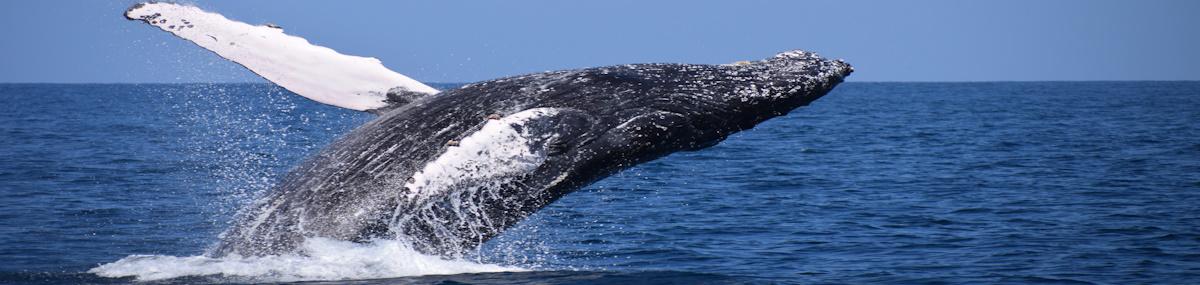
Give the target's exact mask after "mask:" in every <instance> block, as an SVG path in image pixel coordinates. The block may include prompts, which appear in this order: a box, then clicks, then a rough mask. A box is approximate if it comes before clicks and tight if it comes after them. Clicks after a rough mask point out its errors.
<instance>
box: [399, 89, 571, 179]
mask: <svg viewBox="0 0 1200 285" xmlns="http://www.w3.org/2000/svg"><path fill="white" fill-rule="evenodd" d="M557 113H558V111H557V110H556V109H553V108H535V109H529V110H525V111H522V112H519V113H516V114H512V115H509V116H506V117H503V118H500V119H499V120H488V121H487V123H485V124H484V126H483V127H482V128H480V129H479V131H476V132H474V133H472V134H471V135H469V136H467V137H464V138H463V139H462V140H461V141H459V142H458V145H457V146H451V147H450V148H448V149H447V150H446V152H445V153H443V154H442V155H441V156H438V157H437V158H436V159H434V160H433V161H431V162H429V163H428V164H426V165H425V167H423V168H422V169H421V171H418V172H417V173H415V174H413V176H412V178H410V179H409V180H408V181H407V183H405V184H404V187H405V188H407V190H408V191H407V192H406V193H407V197H406V198H407V199H408V201H413V200H414V199H418V198H419V197H429V196H432V195H436V194H439V193H443V192H447V191H451V190H454V189H452V188H453V187H458V186H462V185H459V183H458V182H462V181H477V182H482V181H487V182H489V183H505V182H508V180H511V179H513V178H514V177H515V176H519V175H521V174H525V173H529V172H531V171H533V170H535V169H537V168H538V166H541V165H542V163H543V162H545V161H546V154H545V153H544V152H543V151H542V150H538V149H533V148H532V147H531V143H532V142H533V140H535V139H539V138H534V137H532V136H531V134H530V133H529V129H528V128H518V127H514V126H521V125H524V124H525V123H526V122H529V121H530V120H533V119H536V118H540V117H544V116H553V115H555V114H557Z"/></svg>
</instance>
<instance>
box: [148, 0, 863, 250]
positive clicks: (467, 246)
mask: <svg viewBox="0 0 1200 285" xmlns="http://www.w3.org/2000/svg"><path fill="white" fill-rule="evenodd" d="M137 9H139V7H135V8H133V9H131V11H137ZM159 10H163V9H159ZM189 11H190V10H189ZM156 13H161V12H156ZM204 13H207V12H204ZM127 14H128V13H127ZM135 14H136V13H135ZM141 14H145V12H144V11H143V12H141ZM141 14H139V15H141ZM151 15H153V14H151ZM159 17H162V16H159ZM131 18H135V17H131ZM221 18H222V19H223V17H221ZM140 20H144V21H147V22H149V21H150V20H146V19H140ZM213 22H215V21H208V22H205V23H206V24H209V23H213ZM197 24H198V23H197ZM195 29H203V28H202V27H200V26H199V25H196V28H195ZM272 30H278V29H272ZM279 33H282V32H279ZM289 37H290V36H289ZM185 39H189V38H186V37H185ZM189 40H193V39H189ZM193 41H195V40H193ZM201 46H203V45H201ZM259 47H260V48H274V47H273V45H272V44H260V45H259ZM218 54H220V53H218ZM227 58H229V57H227ZM230 59H232V60H235V61H238V60H239V59H233V58H230ZM325 60H330V61H338V60H341V59H338V58H337V57H330V58H329V59H325ZM244 65H245V64H244ZM247 66H249V65H247ZM252 69H253V68H252ZM323 72H327V71H323ZM851 72H853V68H852V67H850V65H849V64H846V63H845V62H843V61H841V60H829V59H825V58H822V57H820V56H818V55H816V54H814V53H810V52H804V51H789V52H784V53H780V54H777V55H775V56H773V57H769V58H766V59H763V60H757V61H743V62H738V63H735V64H725V65H704V64H629V65H618V66H608V67H596V68H587V69H578V70H565V71H553V72H545V73H537V74H529V75H521V76H514V77H507V78H500V79H495V80H489V81H483V82H477V83H472V84H469V85H466V86H463V87H460V88H457V89H452V90H445V91H441V92H440V93H439V92H428V91H427V90H424V89H418V90H415V91H414V89H413V86H416V85H412V84H400V85H395V86H391V87H397V88H384V89H383V90H384V91H382V92H381V94H383V95H381V96H378V97H371V98H372V99H371V100H376V99H378V102H380V103H371V104H366V105H362V104H357V105H356V104H348V105H349V106H354V107H363V106H367V105H369V107H363V108H353V109H357V110H364V111H372V112H374V113H377V114H379V116H378V117H377V118H375V119H374V120H372V121H370V122H368V123H366V124H364V125H362V126H360V127H358V128H357V129H355V130H353V131H351V132H350V133H348V134H346V135H344V136H343V137H341V138H340V139H338V140H337V141H335V142H334V143H332V144H331V145H330V146H328V147H326V148H325V149H324V150H322V151H320V152H319V153H318V154H316V155H315V156H313V157H311V158H309V159H308V160H306V161H304V162H303V163H301V164H300V165H299V166H297V167H296V168H295V169H293V170H291V172H290V173H288V174H287V175H286V176H285V177H284V178H283V179H282V180H281V181H280V182H279V183H278V184H277V185H276V186H275V187H274V188H273V189H272V190H270V192H269V193H267V194H266V196H265V197H264V198H262V199H260V200H258V201H256V202H255V203H253V204H252V205H250V206H249V207H248V208H246V209H244V210H243V211H242V212H241V213H240V214H239V215H238V217H237V218H236V221H235V224H234V226H233V227H231V228H230V229H229V230H228V231H226V232H225V233H224V234H223V235H222V237H221V240H220V242H219V243H218V245H217V246H216V247H215V248H214V249H212V250H211V251H210V253H209V254H210V255H214V256H224V255H230V254H239V255H268V254H282V253H293V252H295V251H297V250H299V246H300V244H301V243H302V242H303V241H304V239H306V238H309V237H323V238H333V239H339V240H348V241H364V242H365V241H369V240H372V239H399V240H405V241H407V242H408V243H410V244H411V245H412V246H413V248H414V249H416V250H418V251H421V252H425V253H429V254H436V255H442V256H446V257H457V256H461V255H462V254H464V253H468V252H470V251H472V250H474V249H475V248H477V247H478V246H479V245H480V244H482V243H484V242H487V241H488V240H489V239H491V238H493V237H495V236H497V235H499V234H500V233H502V232H503V231H504V230H505V229H508V228H510V227H512V226H513V225H515V224H517V223H518V222H520V221H521V220H522V219H524V218H525V217H527V216H529V215H531V214H533V213H534V212H536V211H538V210H539V209H541V208H542V207H545V206H546V205H548V204H550V203H552V202H554V201H555V200H557V199H559V198H561V197H563V196H564V195H567V194H569V193H571V192H574V191H576V190H578V189H580V188H583V187H585V186H587V185H590V184H591V183H593V182H596V181H598V180H600V179H603V178H605V177H607V176H609V175H612V174H613V173H616V172H618V171H621V170H623V169H627V168H629V167H632V166H635V165H637V164H640V163H644V162H647V161H651V160H654V159H657V158H660V157H663V156H665V155H668V154H670V153H673V152H678V151H694V150H700V149H703V148H706V147H709V146H712V145H714V144H717V143H719V142H720V141H722V140H724V139H725V138H726V137H728V136H729V135H731V134H733V133H736V132H738V131H741V130H746V129H749V128H752V127H754V126H755V125H757V124H759V123H761V122H763V121H765V120H768V119H770V118H773V117H778V116H782V115H785V114H787V113H788V112H791V111H792V110H793V109H796V108H799V107H801V106H805V105H808V104H809V103H811V102H813V101H814V100H816V99H818V98H820V97H821V96H824V95H825V94H827V93H828V92H829V91H830V90H831V89H833V88H834V87H835V86H836V85H837V84H839V83H841V82H842V80H843V79H844V78H845V77H846V76H848V75H849V74H850V73H851ZM350 73H354V72H350ZM366 73H370V72H366ZM396 75H399V74H396ZM344 76H349V77H353V75H344ZM401 76H402V75H401ZM264 77H266V76H264ZM405 78H407V77H405ZM268 79H269V80H270V79H271V78H269V77H268ZM323 84H328V83H323ZM418 84H419V83H418ZM281 85H283V84H281ZM421 86H424V85H421ZM417 87H419V86H417ZM285 88H286V86H285ZM345 88H350V87H345ZM345 88H342V87H333V88H324V89H322V90H341V89H345ZM289 90H291V89H290V88H289ZM347 90H348V89H347ZM293 91H296V90H293ZM296 93H298V94H300V95H304V96H306V97H309V96H308V95H306V94H302V93H301V92H300V91H296ZM347 96H358V95H347ZM332 97H333V98H337V97H338V96H332ZM310 98H311V97H310ZM323 98H324V97H323ZM360 99H361V96H360ZM332 101H333V102H336V101H337V100H332ZM360 101H361V100H358V101H355V100H351V102H360ZM371 102H374V101H371ZM334 105H337V104H334Z"/></svg>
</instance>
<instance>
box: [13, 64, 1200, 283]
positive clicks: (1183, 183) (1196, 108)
mask: <svg viewBox="0 0 1200 285" xmlns="http://www.w3.org/2000/svg"><path fill="white" fill-rule="evenodd" d="M451 86H452V85H443V86H440V87H442V88H446V87H451ZM371 117H372V115H368V114H362V113H357V112H353V111H346V110H341V109H337V108H333V107H328V106H323V105H319V104H316V103H313V102H310V101H307V100H306V99H303V98H301V97H299V96H295V95H291V94H290V93H288V92H287V91H284V90H281V89H279V88H278V87H275V86H273V85H269V84H169V85H90V84H88V85H54V84H3V85H0V283H5V284H9V283H46V284H59V283H95V284H119V283H130V282H143V283H148V284H154V283H168V284H195V283H252V282H299V283H317V284H323V283H329V284H347V283H351V284H461V283H467V284H507V283H550V284H561V283H570V284H614V283H617V284H629V283H676V284H700V283H710V284H729V283H830V284H838V283H846V284H861V283H903V284H923V283H931V284H947V283H950V284H954V283H1016V284H1130V283H1174V284H1188V283H1191V284H1195V283H1196V282H1200V82H1078V83H1077V82H1036V83H853V82H852V83H846V84H843V85H842V86H840V87H838V89H836V90H834V91H833V92H832V93H831V94H829V95H828V96H827V97H825V98H823V99H821V100H818V101H817V102H815V103H814V104H813V105H812V106H809V107H805V108H801V109H798V110H796V111H794V112H792V113H791V114H790V115H788V116H785V117H780V118H776V119H773V120H771V121H768V122H766V123H764V124H762V125H759V126H758V127H756V128H755V129H752V130H748V131H745V132H743V133H740V134H737V135H735V136H733V137H731V138H729V139H728V140H726V141H725V142H723V143H721V144H719V145H717V146H714V147H712V148H709V149H705V150H702V151H696V152H683V153H677V154H674V155H671V156H668V157H666V158H663V159H660V160H657V161H654V162H651V163H647V164H644V165H641V166H639V167H636V168H634V169H631V170H629V171H625V172H622V173H620V174H618V175H615V176H613V177H610V178H608V179H605V180H603V181H601V182H599V183H597V184H595V185H593V186H591V187H588V188H586V189H584V190H581V191H579V192H577V193H574V194H571V195H568V196H566V197H565V198H563V199H562V200H560V201H558V202H556V203H555V204H552V205H551V206H549V207H547V208H546V209H544V210H542V211H541V212H539V213H537V214H535V215H534V216H532V217H530V218H529V219H528V220H526V221H524V222H523V223H522V224H520V225H519V226H518V227H516V228H514V229H512V230H510V231H509V232H506V233H505V234H504V235H502V236H501V237H500V238H498V239H497V240H494V241H492V242H489V243H488V244H486V245H485V246H484V247H483V248H482V249H481V250H480V252H479V253H477V254H476V255H474V256H472V257H471V258H470V259H469V260H441V259H437V258H431V257H427V256H421V255H419V254H415V253H413V252H411V250H408V249H407V248H405V247H404V246H403V245H398V244H394V243H389V242H388V241H377V242H374V243H371V244H353V243H344V242H336V241H328V240H324V241H322V240H316V241H313V242H312V244H309V245H306V246H309V247H310V248H311V249H315V250H314V252H317V253H316V254H313V255H312V256H281V257H271V258H259V259H255V258H242V259H236V260H235V259H223V260H216V259H206V258H205V257H203V256H200V255H201V254H202V253H203V252H204V251H205V250H206V249H207V248H208V247H209V246H211V245H212V244H213V243H214V242H215V241H216V238H217V235H218V234H220V233H221V231H222V230H224V229H225V228H226V227H228V222H229V219H230V217H231V216H232V215H233V214H234V213H236V211H237V210H238V209H239V208H240V207H241V205H244V204H246V203H249V202H251V201H253V200H254V199H255V198H256V197H258V196H259V195H261V194H262V193H263V191H265V190H266V189H268V188H269V187H270V185H271V184H272V183H274V182H275V181H276V179H278V178H279V177H280V176H281V175H282V174H283V173H284V172H286V171H287V169H288V168H289V167H291V166H293V165H295V164H297V163H298V162H299V161H300V160H302V159H304V158H305V157H306V156H308V155H309V154H312V153H314V152H315V151H317V150H319V149H320V148H321V147H323V146H324V145H326V144H328V143H329V142H330V141H331V140H333V139H335V138H336V137H338V136H339V135H340V134H343V133H345V132H347V131H348V130H350V129H352V128H354V127H355V126H357V125H359V124H361V123H363V122H365V121H367V120H370V119H371ZM105 276H123V277H105ZM139 280H140V281H139Z"/></svg>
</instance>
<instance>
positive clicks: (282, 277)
mask: <svg viewBox="0 0 1200 285" xmlns="http://www.w3.org/2000/svg"><path fill="white" fill-rule="evenodd" d="M300 252H302V253H301V254H286V255H271V256H240V255H230V256H225V257H220V258H213V257H207V256H203V255H199V256H184V257H179V256H168V255H130V256H128V257H125V258H122V259H121V260H117V261H115V262H112V263H107V264H103V265H100V266H97V267H95V268H92V269H90V270H88V273H92V274H96V275H98V276H102V277H109V278H122V277H133V278H135V279H136V280H137V281H154V280H163V279H172V278H179V277H200V276H219V277H223V278H231V279H237V280H244V281H253V282H296V281H329V280H361V279H380V278H395V277H407V276H421V275H450V274H463V273H485V272H520V271H528V270H527V269H524V268H521V267H516V266H506V265H498V264H484V263H477V262H473V261H468V260H447V259H443V258H441V257H438V256H432V255H424V254H420V253H418V252H416V251H415V250H413V249H412V248H411V247H410V246H409V245H408V244H407V243H404V242H401V241H395V240H374V241H372V242H370V243H354V242H348V241H339V240H333V239H326V238H309V239H307V240H305V241H304V243H303V245H302V250H301V251H300Z"/></svg>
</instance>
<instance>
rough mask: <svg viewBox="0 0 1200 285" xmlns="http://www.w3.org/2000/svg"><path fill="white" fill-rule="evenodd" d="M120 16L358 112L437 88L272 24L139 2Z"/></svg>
mask: <svg viewBox="0 0 1200 285" xmlns="http://www.w3.org/2000/svg"><path fill="white" fill-rule="evenodd" d="M125 17H126V18H129V19H130V20H140V21H143V22H146V23H148V24H150V25H152V26H155V27H158V28H161V29H163V30H164V31H167V32H170V33H171V34H174V35H176V36H178V37H180V38H183V39H186V40H188V41H191V42H193V43H195V44H196V45H199V46H200V47H203V48H205V49H208V50H210V51H212V52H214V53H216V54H217V55H219V56H221V57H223V58H226V59H229V60H231V61H233V62H236V63H238V64H241V65H242V66H245V67H246V68H247V69H250V71H253V72H254V73H256V74H258V75H259V76H262V77H263V78H266V79H267V80H269V81H271V82H274V83H275V84H278V85H279V86H281V87H283V88H285V89H287V90H290V91H292V92H295V93H296V94H299V95H300V96H304V97H307V98H309V99H312V100H315V101H317V102H321V103H324V104H329V105H333V106H338V107H342V108H347V109H353V110H358V111H368V110H373V109H379V108H382V107H385V106H387V105H388V102H387V93H388V91H389V90H390V89H393V88H398V89H397V90H398V91H408V92H409V94H410V96H411V94H413V93H416V94H435V93H437V92H438V91H437V89H434V88H433V87H429V86H428V85H425V84H422V83H421V82H417V81H416V80H413V79H412V78H408V77H407V76H404V75H402V74H399V73H396V72H394V71H392V70H389V69H387V67H384V66H383V64H382V63H381V62H380V61H379V60H378V59H375V58H369V57H360V56H352V55H345V54H341V53H338V52H337V51H335V50H333V49H330V48H327V47H322V46H317V45H313V44H311V43H309V42H308V40H305V39H303V38H300V37H297V36H292V35H288V34H285V33H283V29H281V28H279V27H278V26H275V25H264V26H254V25H250V24H246V23H243V22H238V21H234V20H230V19H228V18H225V16H222V15H220V14H217V13H210V12H206V11H204V10H201V9H200V8H197V7H194V6H186V5H179V4H171V3H144V4H138V5H135V6H133V7H132V8H129V10H128V11H126V12H125Z"/></svg>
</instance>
